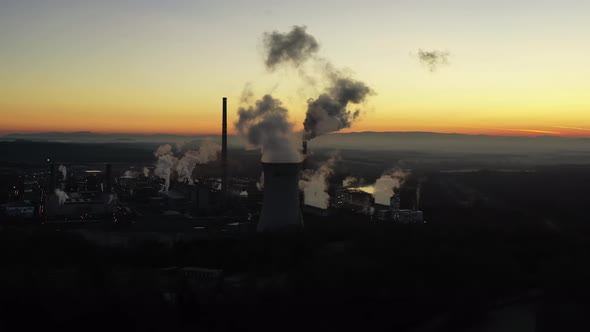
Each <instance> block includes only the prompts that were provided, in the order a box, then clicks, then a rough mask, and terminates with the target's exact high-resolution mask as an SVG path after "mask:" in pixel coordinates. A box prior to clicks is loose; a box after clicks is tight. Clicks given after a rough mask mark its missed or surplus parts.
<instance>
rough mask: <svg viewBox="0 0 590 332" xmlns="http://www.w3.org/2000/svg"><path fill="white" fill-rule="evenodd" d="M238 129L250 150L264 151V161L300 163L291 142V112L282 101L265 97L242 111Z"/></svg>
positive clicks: (239, 114)
mask: <svg viewBox="0 0 590 332" xmlns="http://www.w3.org/2000/svg"><path fill="white" fill-rule="evenodd" d="M235 127H236V130H237V132H238V135H239V136H240V137H241V138H242V139H243V140H244V141H245V142H246V144H247V147H248V148H250V149H260V150H261V151H262V161H263V162H275V163H281V162H282V163H298V162H301V154H300V153H299V151H298V150H297V148H296V147H295V145H294V143H293V141H292V138H293V137H292V134H293V123H291V122H289V111H288V110H287V109H286V108H285V107H283V103H282V102H281V101H280V100H279V99H275V98H273V97H272V96H271V95H265V96H264V97H262V99H260V100H258V101H256V103H255V105H254V106H250V107H248V108H243V107H242V108H239V109H238V120H237V121H236V122H235Z"/></svg>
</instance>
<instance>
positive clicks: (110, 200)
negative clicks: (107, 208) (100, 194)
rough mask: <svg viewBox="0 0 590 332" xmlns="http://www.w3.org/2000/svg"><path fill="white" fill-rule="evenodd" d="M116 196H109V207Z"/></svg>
mask: <svg viewBox="0 0 590 332" xmlns="http://www.w3.org/2000/svg"><path fill="white" fill-rule="evenodd" d="M115 198H116V196H115V194H109V200H108V201H107V205H108V204H111V203H112V202H113V201H114V200H115Z"/></svg>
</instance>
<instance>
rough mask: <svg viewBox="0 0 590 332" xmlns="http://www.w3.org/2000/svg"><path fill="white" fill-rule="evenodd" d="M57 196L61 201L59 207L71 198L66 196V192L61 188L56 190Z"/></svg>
mask: <svg viewBox="0 0 590 332" xmlns="http://www.w3.org/2000/svg"><path fill="white" fill-rule="evenodd" d="M55 195H57V198H58V199H59V205H63V204H64V203H65V202H66V200H67V199H68V198H70V196H68V194H66V192H65V191H63V190H61V189H59V188H56V189H55Z"/></svg>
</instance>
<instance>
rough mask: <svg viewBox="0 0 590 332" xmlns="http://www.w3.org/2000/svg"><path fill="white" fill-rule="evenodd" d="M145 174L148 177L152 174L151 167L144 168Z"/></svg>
mask: <svg viewBox="0 0 590 332" xmlns="http://www.w3.org/2000/svg"><path fill="white" fill-rule="evenodd" d="M143 176H145V177H146V178H147V177H148V176H150V169H149V168H147V167H144V168H143Z"/></svg>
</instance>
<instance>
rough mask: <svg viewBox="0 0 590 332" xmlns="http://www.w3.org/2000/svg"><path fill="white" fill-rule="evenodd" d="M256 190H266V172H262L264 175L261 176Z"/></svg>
mask: <svg viewBox="0 0 590 332" xmlns="http://www.w3.org/2000/svg"><path fill="white" fill-rule="evenodd" d="M256 188H258V190H260V191H262V189H264V172H262V174H261V175H260V180H258V182H256Z"/></svg>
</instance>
